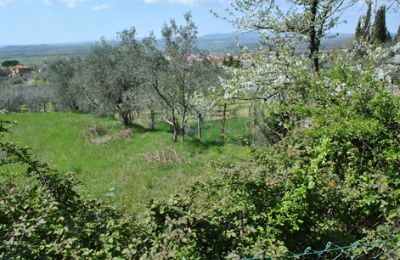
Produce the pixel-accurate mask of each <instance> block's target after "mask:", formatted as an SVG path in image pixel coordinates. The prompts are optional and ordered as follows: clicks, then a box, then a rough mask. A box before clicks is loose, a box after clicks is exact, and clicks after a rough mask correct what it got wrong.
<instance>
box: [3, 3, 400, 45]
mask: <svg viewBox="0 0 400 260" xmlns="http://www.w3.org/2000/svg"><path fill="white" fill-rule="evenodd" d="M228 6H229V0H0V17H1V22H0V44H1V45H27V44H50V43H67V42H82V41H96V40H99V39H100V37H103V36H104V37H106V38H108V39H112V38H114V37H115V34H116V33H117V32H118V31H122V30H124V29H126V28H130V27H132V26H134V27H135V28H136V30H137V33H138V36H139V37H143V36H145V35H147V34H148V33H149V32H150V31H153V32H154V33H155V34H156V36H159V35H160V30H161V27H162V25H163V23H164V22H167V21H169V19H171V18H174V19H176V20H177V22H181V21H182V20H183V19H182V15H183V13H185V12H187V11H191V12H192V15H193V20H194V21H195V23H196V25H197V27H198V31H199V36H202V35H207V34H214V33H229V32H234V31H235V30H236V29H235V28H233V27H232V26H231V25H230V24H229V23H227V22H226V21H223V20H221V19H218V18H215V17H214V16H213V15H212V14H211V13H210V10H213V11H216V12H217V13H224V10H225V8H226V7H228ZM365 11H366V8H365V5H364V4H362V2H360V3H359V4H356V5H355V6H354V7H352V8H351V9H348V10H347V11H346V12H345V13H344V14H343V16H342V20H343V21H347V23H341V24H340V25H338V26H337V28H335V30H334V31H333V32H335V33H336V32H337V33H353V32H354V28H355V26H356V24H357V21H358V18H359V16H360V15H361V14H364V13H365ZM399 24H400V10H399V11H398V12H397V13H394V12H390V13H388V14H387V26H388V29H389V31H391V32H396V31H397V28H398V26H399Z"/></svg>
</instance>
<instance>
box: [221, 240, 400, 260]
mask: <svg viewBox="0 0 400 260" xmlns="http://www.w3.org/2000/svg"><path fill="white" fill-rule="evenodd" d="M228 259H229V260H261V259H262V260H264V259H265V260H267V259H329V260H337V259H390V260H392V259H393V260H394V259H396V260H397V259H400V241H399V238H398V237H397V238H396V237H395V238H393V239H391V240H382V239H377V240H373V241H369V242H366V241H361V240H358V241H356V242H354V243H352V244H351V245H348V246H339V245H336V244H334V243H332V242H328V243H327V244H326V246H325V248H324V249H320V250H315V249H312V248H311V247H307V248H306V249H305V250H304V252H301V253H292V252H289V253H287V254H284V255H278V256H271V255H268V254H266V253H265V252H259V253H258V254H257V255H255V256H253V257H249V258H247V257H242V256H240V255H239V254H237V253H235V252H232V253H231V254H230V255H229V256H228Z"/></svg>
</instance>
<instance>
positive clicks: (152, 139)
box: [1, 113, 249, 212]
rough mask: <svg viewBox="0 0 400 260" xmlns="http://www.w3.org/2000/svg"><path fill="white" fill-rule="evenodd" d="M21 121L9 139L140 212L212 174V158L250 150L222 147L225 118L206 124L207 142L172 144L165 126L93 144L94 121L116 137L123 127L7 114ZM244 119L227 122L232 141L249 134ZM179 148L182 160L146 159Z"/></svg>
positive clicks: (90, 189) (79, 117)
mask: <svg viewBox="0 0 400 260" xmlns="http://www.w3.org/2000/svg"><path fill="white" fill-rule="evenodd" d="M1 117H2V119H5V120H12V121H16V122H17V125H16V126H14V127H13V128H12V132H13V133H12V134H11V135H8V136H7V138H8V139H9V140H11V141H14V142H16V143H18V144H21V145H27V146H29V147H32V150H33V153H34V154H35V155H37V156H38V157H39V158H40V159H41V160H43V161H45V162H47V163H49V164H50V165H51V166H52V167H54V168H56V169H59V170H60V171H61V172H62V173H64V172H68V171H70V172H73V173H74V174H75V176H76V178H77V179H78V180H79V181H80V182H81V183H82V185H81V186H80V188H81V189H82V190H83V191H84V192H87V193H88V194H90V195H91V196H94V197H97V198H101V199H105V200H109V201H110V202H111V203H114V204H116V205H122V206H124V207H126V208H127V210H129V211H132V212H139V211H141V210H142V209H143V208H144V206H145V204H146V203H148V202H149V200H151V199H153V198H161V197H165V196H168V195H169V194H171V193H173V192H179V191H181V190H183V189H184V188H185V186H186V185H188V184H189V183H191V182H193V181H194V180H196V179H201V178H207V176H208V175H209V174H210V162H211V161H212V160H234V161H239V160H243V159H245V158H246V157H247V155H248V154H249V150H248V148H245V147H241V146H239V145H235V144H225V145H221V144H220V143H218V140H219V124H220V122H207V123H206V125H205V128H204V141H202V142H200V141H198V140H195V139H194V138H188V140H187V141H186V142H184V143H177V144H173V142H172V141H171V134H170V133H168V132H167V131H166V130H165V129H166V128H165V127H160V128H159V129H157V130H155V131H147V130H146V129H144V128H142V127H140V126H136V127H134V128H133V132H134V136H133V138H118V139H116V140H113V141H110V142H107V143H104V144H90V143H89V142H88V141H87V140H86V138H85V137H84V133H85V132H86V131H87V129H88V128H90V127H92V126H93V125H95V124H96V125H100V126H102V127H104V128H106V129H107V131H108V133H107V134H108V135H117V133H118V132H119V131H122V130H123V127H122V126H121V124H120V123H119V122H117V121H116V120H114V119H110V118H98V117H95V116H93V115H87V114H79V113H41V114H32V113H20V114H7V115H2V116H1ZM245 128H246V126H245V120H244V119H241V118H233V119H230V120H228V122H227V132H228V133H227V135H228V139H229V140H233V139H235V138H236V137H237V136H240V135H241V134H244V133H245V132H246V129H245ZM189 135H190V136H195V135H196V133H195V131H194V127H191V128H190V129H189ZM166 150H169V151H174V152H175V151H176V154H177V155H178V157H179V158H180V159H181V162H178V163H172V164H162V163H158V162H150V163H149V162H147V160H146V159H145V157H146V154H153V155H154V154H156V152H157V151H159V152H160V151H166Z"/></svg>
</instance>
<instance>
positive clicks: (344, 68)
mask: <svg viewBox="0 0 400 260" xmlns="http://www.w3.org/2000/svg"><path fill="white" fill-rule="evenodd" d="M274 3H275V2H273V1H272V2H271V1H268V0H264V1H259V0H249V1H239V0H237V1H236V0H235V1H233V3H232V8H233V10H231V11H230V12H229V10H228V12H229V14H230V15H232V16H233V17H234V18H236V19H234V22H235V24H237V25H238V26H239V27H242V28H247V29H258V30H267V31H268V32H269V33H268V34H266V35H265V36H264V37H265V39H264V40H265V42H266V44H267V45H270V46H268V48H263V49H261V50H260V51H258V52H253V53H248V52H247V53H246V52H245V53H243V54H242V55H241V56H239V57H232V56H231V57H229V58H227V59H225V60H224V61H222V62H223V66H221V65H219V64H218V63H215V62H212V61H211V60H210V59H209V56H207V54H206V53H193V46H194V42H195V39H196V36H197V28H196V26H195V24H194V23H193V21H192V20H191V15H190V14H185V17H184V18H185V24H184V25H182V26H179V25H177V24H176V23H175V21H173V20H172V21H171V22H170V23H168V24H165V25H164V27H163V29H162V35H163V39H164V43H165V49H164V50H160V49H158V48H156V45H155V39H154V36H152V35H150V36H149V37H147V38H145V39H144V40H143V41H138V40H137V39H136V38H135V30H134V29H130V30H125V31H123V32H121V33H119V34H118V40H117V41H116V42H114V43H110V42H107V41H104V40H103V41H101V42H100V43H99V44H98V45H96V47H94V48H93V49H92V50H91V52H90V53H89V54H88V56H86V57H85V58H81V57H76V58H72V59H61V60H57V61H55V62H53V63H51V64H50V66H49V70H48V72H50V73H49V74H46V77H44V78H41V79H40V80H43V81H45V82H47V83H49V84H48V85H47V86H48V87H50V89H52V91H54V92H52V96H51V97H50V98H58V100H56V99H55V100H54V101H47V100H42V103H41V104H42V106H41V108H42V109H38V111H42V112H45V111H46V108H47V107H48V106H49V107H51V108H52V110H55V111H57V112H54V113H46V114H45V115H40V114H37V115H29V114H27V115H26V114H25V115H15V114H11V115H6V116H2V118H4V119H2V120H1V121H0V122H1V124H0V131H1V133H0V138H1V139H0V163H1V165H2V169H1V170H0V173H1V174H2V177H1V179H0V191H1V192H0V237H1V238H2V242H1V244H0V258H7V259H8V258H95V259H97V258H100V259H109V258H113V257H115V258H126V259H223V258H235V259H240V258H241V257H253V256H257V258H261V259H263V258H270V257H277V258H285V257H288V256H289V255H290V252H301V251H303V250H304V248H306V247H312V248H323V247H324V245H325V244H327V243H328V242H331V243H333V244H335V245H343V246H345V245H349V244H351V243H353V242H355V241H359V242H360V243H361V244H363V245H368V246H364V247H359V248H357V249H356V250H352V251H348V252H344V251H342V252H340V254H342V256H343V257H362V256H364V257H365V258H372V257H373V256H376V255H378V256H379V257H382V258H398V257H399V256H400V251H399V248H400V237H399V234H400V178H399V167H400V132H399V131H400V95H399V80H400V76H399V73H400V67H399V64H398V63H396V59H395V58H396V57H398V55H400V44H395V43H393V44H387V45H381V43H382V42H380V41H372V43H373V45H370V44H369V43H370V42H371V41H370V40H368V37H370V36H366V37H364V38H362V39H363V40H359V42H358V43H354V45H353V46H352V48H351V49H346V50H336V51H327V52H324V51H323V50H322V49H321V40H322V39H323V38H324V37H325V36H326V35H327V32H328V31H329V30H330V29H331V28H333V27H334V26H335V24H336V23H337V22H338V19H339V13H338V12H336V10H338V9H341V8H344V6H345V2H344V1H339V0H338V1H336V0H334V1H319V0H311V1H308V0H307V1H306V0H304V1H303V0H300V1H296V2H291V4H292V6H291V7H292V8H290V10H289V11H288V12H285V13H283V12H282V10H281V9H280V8H279V6H277V5H274ZM300 6H302V8H300ZM303 7H304V8H303ZM284 14H285V15H284ZM235 15H236V16H235ZM367 24H368V25H369V24H371V22H370V21H368V23H367ZM369 31H370V30H369V29H368V32H369ZM363 32H364V33H365V32H366V31H365V30H364V31H363ZM299 50H300V51H299ZM249 60H250V61H251V62H250V63H249V65H248V66H244V63H245V62H248V61H249ZM37 80H39V79H37ZM12 87H15V86H12ZM10 89H12V88H10ZM46 93H47V92H46ZM10 96H12V95H11V94H10V95H5V96H4V97H6V98H5V99H3V100H7V98H9V97H10ZM26 96H30V95H26ZM41 96H43V98H44V97H47V95H45V94H44V93H43V95H41ZM25 98H26V100H25V99H22V100H23V101H21V103H20V105H18V107H19V108H18V109H19V111H21V107H22V106H31V105H29V104H28V103H29V102H28V100H29V99H28V98H27V97H25ZM8 100H10V99H8ZM15 102H16V101H15ZM235 102H238V103H235ZM239 102H242V103H240V104H243V103H244V104H246V105H248V107H247V111H248V112H247V117H248V118H247V119H246V121H247V122H248V124H247V126H246V127H245V126H244V124H243V121H244V119H242V118H234V116H233V115H231V116H229V113H228V111H229V109H228V104H232V103H235V105H236V106H238V104H239ZM3 103H4V104H6V105H7V103H6V102H4V101H3ZM33 103H35V101H33ZM63 110H67V111H74V113H71V112H69V113H64V112H59V111H63ZM221 110H222V113H221ZM82 112H85V113H86V114H83V113H82ZM90 114H94V115H97V116H102V117H105V118H106V119H104V118H103V119H102V120H100V119H96V117H95V116H94V115H90ZM24 116H27V117H28V118H25V120H24ZM113 116H114V117H115V118H117V119H118V121H119V122H120V124H118V123H116V121H115V120H114V119H111V118H112V117H113ZM39 117H43V118H46V117H47V119H48V120H47V123H46V124H44V125H43V126H42V127H44V128H46V129H47V128H49V129H53V130H52V131H53V132H51V131H50V130H48V131H46V133H47V134H48V135H46V134H42V133H41V131H43V132H44V130H43V128H42V129H41V128H40V127H38V126H36V127H34V128H37V130H36V131H33V133H34V134H33V135H35V134H37V135H38V136H37V137H38V139H41V141H39V142H40V143H38V144H36V143H35V142H34V141H32V140H30V141H29V139H33V138H32V133H31V135H29V131H30V129H31V127H30V126H29V125H30V124H34V123H33V122H32V121H30V120H32V119H36V118H39ZM107 117H108V118H107ZM229 117H230V118H231V119H230V120H228V118H229ZM83 118H84V119H85V120H84V121H83V122H82V121H79V120H81V119H83ZM207 118H208V119H209V120H206V119H207ZM5 119H7V120H5ZM15 119H17V120H18V119H20V120H21V119H22V120H23V122H22V124H24V123H25V124H26V125H25V126H24V127H23V128H20V129H19V130H18V127H17V128H14V127H13V126H12V124H13V123H12V122H11V121H12V120H15ZM65 120H66V121H67V123H66V121H65ZM140 120H145V122H146V123H143V122H142V126H139V125H137V123H138V122H140ZM216 120H218V121H216ZM89 121H91V122H92V121H94V122H97V124H93V125H92V124H91V122H90V123H88V122H89ZM44 122H45V121H44ZM98 122H102V124H103V125H101V124H100V125H99V124H98ZM71 123H72V124H71ZM75 123H78V124H79V127H76V126H74V124H75ZM48 124H54V125H53V126H51V125H48ZM216 125H217V126H216ZM207 126H208V127H207ZM235 126H236V129H237V133H238V134H237V135H235V136H232V133H229V132H228V129H233V128H234V127H235ZM245 128H246V129H245ZM10 129H11V130H12V129H16V133H15V134H14V135H13V134H10V133H7V131H10ZM203 130H206V131H203ZM54 131H58V133H57V132H54ZM80 131H83V132H80ZM37 132H39V133H37ZM21 133H22V134H21ZM49 133H50V134H49ZM171 133H172V134H173V138H168V136H167V135H168V134H171ZM196 134H197V137H196ZM133 135H134V136H133ZM178 137H181V138H180V139H181V142H180V143H178V142H177V141H178ZM13 138H16V139H17V140H18V138H19V139H20V140H24V138H25V141H24V142H23V143H25V144H26V143H29V142H32V145H33V147H34V148H33V149H34V151H35V152H36V151H37V153H38V154H40V155H42V156H43V157H44V158H45V159H47V160H50V161H54V165H56V166H58V167H57V168H60V169H61V170H60V171H59V170H55V168H53V167H51V166H49V165H48V164H46V163H43V162H42V160H39V159H36V156H34V155H32V153H31V151H30V150H29V148H26V147H22V146H19V145H16V144H14V143H13V142H11V140H15V139H13ZM59 138H65V139H66V140H68V141H67V143H66V142H65V140H64V141H60V139H59ZM27 139H28V140H27ZM52 139H53V140H55V141H53V143H51V141H52ZM131 139H132V140H131ZM168 139H169V140H168ZM70 140H73V141H70ZM84 140H85V141H86V142H87V144H82V142H83V141H84ZM43 141H46V142H47V141H49V147H46V146H45V145H44V144H43V143H42V142H43ZM68 142H71V143H70V144H68ZM233 143H235V145H233ZM67 144H68V145H69V146H70V147H69V148H67V147H66V145H67ZM58 145H60V147H57V146H58ZM131 145H133V146H135V145H137V146H136V147H134V148H129V146H131ZM155 145H158V146H159V147H162V148H164V149H166V150H164V152H162V155H161V156H160V153H159V152H158V153H157V155H154V154H153V153H151V152H150V151H148V150H150V149H151V148H150V147H152V146H155ZM35 146H40V147H39V148H35ZM241 146H243V147H241ZM69 149H71V150H70V151H69V152H68V154H67V155H66V156H68V157H71V158H73V159H76V160H77V161H78V162H83V164H82V165H78V164H74V163H73V162H72V161H71V165H67V167H66V165H65V164H64V165H63V163H62V160H61V159H60V158H58V157H62V156H61V155H62V154H63V153H67V151H68V150H69ZM83 149H85V150H86V153H82V151H79V150H83ZM168 149H179V151H178V152H176V150H175V152H172V153H171V152H169V151H171V150H168ZM56 151H60V154H61V155H60V154H56V153H55V152H56ZM116 151H118V152H116ZM102 152H103V153H106V154H105V155H104V156H105V157H103V156H101V155H99V153H102ZM141 152H142V153H144V156H142V157H140V156H139V157H137V156H136V154H135V155H133V153H141ZM53 153H54V154H53ZM75 156H76V157H82V158H74V157H75ZM93 156H95V157H97V159H96V160H94V159H93ZM229 157H231V158H229ZM89 159H90V160H91V163H93V161H95V164H99V165H96V166H92V167H89V166H90V165H89V164H90V163H89ZM81 160H82V161H81ZM86 160H87V162H86ZM153 161H155V162H156V165H155V166H152V165H150V166H149V165H147V166H145V164H146V163H149V162H150V164H151V163H152V162H153ZM164 162H167V163H168V166H167V167H168V169H169V170H171V171H169V172H163V169H165V168H164V166H165V165H161V164H163V163H164ZM169 162H172V163H171V164H169ZM69 163H70V162H68V163H67V164H69ZM85 163H87V165H86V166H85ZM101 163H103V164H101ZM113 163H115V164H118V165H124V167H126V168H125V169H127V170H128V171H130V170H131V169H133V168H134V167H138V168H139V169H138V171H142V172H141V173H143V172H144V173H151V172H154V173H158V172H163V174H166V178H170V177H171V176H172V175H173V174H182V176H184V177H188V176H193V175H200V176H201V177H200V178H198V179H196V180H195V179H190V180H189V178H188V180H185V181H182V182H179V184H178V185H180V184H182V187H180V190H177V189H174V190H172V189H168V190H167V191H166V192H165V193H162V194H158V195H160V196H149V197H146V196H143V197H140V196H139V197H140V198H139V199H138V200H140V202H142V200H147V199H151V200H149V201H148V202H147V203H146V205H145V206H144V205H143V204H141V205H140V207H139V208H134V209H133V211H136V214H135V213H132V212H131V211H127V210H125V209H124V208H123V207H120V206H113V207H111V206H109V205H108V202H102V201H99V200H93V199H90V197H89V196H88V195H87V194H85V192H83V191H82V190H83V189H82V185H80V184H78V183H77V179H80V178H81V179H80V180H81V181H82V182H83V183H84V184H85V178H89V179H90V180H91V181H92V182H99V183H102V182H104V181H107V182H110V181H111V182H113V181H114V183H120V184H123V185H126V182H127V181H129V180H130V181H132V182H135V181H137V182H138V183H136V184H135V185H136V186H135V185H133V186H132V187H135V189H136V192H139V193H140V192H143V190H149V191H152V189H153V188H155V189H159V187H161V185H160V184H158V185H157V186H156V187H153V185H154V183H152V181H151V179H152V178H151V177H149V178H148V179H147V178H144V179H140V178H138V179H136V177H137V176H133V178H130V177H129V176H127V175H126V173H125V172H124V173H122V174H121V172H118V171H117V172H116V173H114V172H111V171H112V170H114V169H116V167H113V168H111V170H107V169H99V168H107V165H108V164H111V165H112V164H113ZM57 164H58V165H57ZM69 166H71V167H70V168H69ZM112 166H115V165H112ZM85 167H87V168H85ZM194 168H196V170H195V169H194ZM64 171H72V173H71V172H67V173H65V174H64V173H63V172H64ZM82 171H83V173H84V174H83V175H81V174H79V172H81V173H82ZM89 171H90V173H89ZM203 171H204V172H206V174H201V173H203ZM74 173H75V174H77V173H78V175H74ZM118 174H121V175H118ZM80 175H81V176H80ZM175 177H176V175H175ZM115 178H116V179H117V181H115ZM119 178H120V179H119ZM148 180H150V185H149V186H146V183H147V181H148ZM153 180H154V179H153ZM86 181H88V180H87V179H86ZM161 181H163V179H162V178H161ZM86 183H88V182H86ZM166 183H167V184H171V183H172V185H173V184H174V180H173V178H172V177H171V180H169V181H168V182H166ZM143 184H144V185H145V186H144V187H142V186H143ZM90 185H91V184H90ZM83 187H84V186H83ZM92 192H93V190H92ZM98 192H99V193H104V192H106V191H105V190H104V189H103V190H102V189H101V188H100V189H99V191H98ZM119 192H120V191H118V192H117V193H119ZM130 192H131V191H127V192H126V193H125V194H124V195H126V196H128V197H129V196H132V197H135V196H138V195H131V193H130ZM171 192H172V194H171ZM109 193H110V195H111V196H114V195H112V194H115V191H113V190H112V191H110V192H109ZM93 194H94V195H97V194H96V191H95V192H93V193H92V195H93ZM119 194H120V193H119ZM165 194H170V195H169V196H165ZM163 195H164V196H163ZM98 197H100V198H102V196H98ZM103 198H104V197H103ZM137 198H138V197H136V199H137ZM113 202H115V201H113ZM131 202H132V201H131ZM122 203H124V201H123V202H122ZM117 205H118V204H117ZM138 209H139V210H138ZM374 241H380V243H379V244H376V243H374ZM327 254H328V255H327V257H328V258H333V257H336V255H330V253H329V252H327Z"/></svg>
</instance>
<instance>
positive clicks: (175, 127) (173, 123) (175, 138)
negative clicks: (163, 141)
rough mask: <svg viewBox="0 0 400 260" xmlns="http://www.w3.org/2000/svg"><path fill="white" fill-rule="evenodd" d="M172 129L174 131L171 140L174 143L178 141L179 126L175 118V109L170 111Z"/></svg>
mask: <svg viewBox="0 0 400 260" xmlns="http://www.w3.org/2000/svg"><path fill="white" fill-rule="evenodd" d="M172 127H173V130H174V137H173V140H174V143H176V142H177V141H178V130H179V126H178V124H177V121H176V117H175V109H172Z"/></svg>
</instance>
